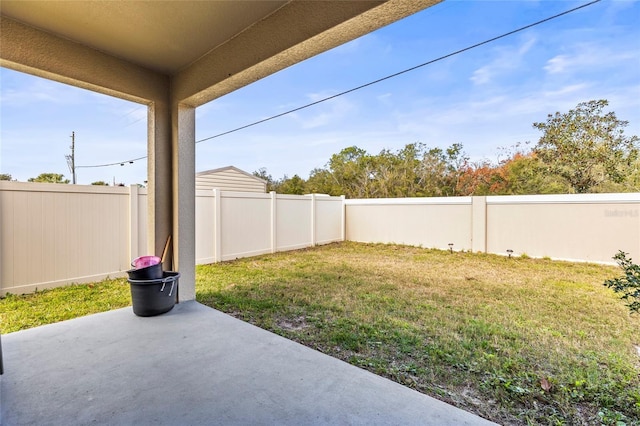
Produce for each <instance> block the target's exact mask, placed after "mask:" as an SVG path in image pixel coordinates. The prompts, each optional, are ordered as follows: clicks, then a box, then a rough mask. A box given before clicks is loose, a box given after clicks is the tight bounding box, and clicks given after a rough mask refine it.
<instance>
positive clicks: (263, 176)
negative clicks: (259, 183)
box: [253, 167, 278, 192]
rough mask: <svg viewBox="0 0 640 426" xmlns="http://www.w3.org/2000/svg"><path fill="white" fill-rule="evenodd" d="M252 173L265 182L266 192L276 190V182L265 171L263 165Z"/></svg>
mask: <svg viewBox="0 0 640 426" xmlns="http://www.w3.org/2000/svg"><path fill="white" fill-rule="evenodd" d="M253 175H254V176H255V177H259V178H260V179H262V180H264V181H266V182H267V192H271V191H276V192H277V189H278V182H277V181H276V180H274V179H273V177H272V176H271V175H270V174H269V173H268V172H267V169H266V168H265V167H261V168H259V169H258V170H256V171H255V172H253Z"/></svg>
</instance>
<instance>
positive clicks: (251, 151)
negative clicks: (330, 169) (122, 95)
mask: <svg viewBox="0 0 640 426" xmlns="http://www.w3.org/2000/svg"><path fill="white" fill-rule="evenodd" d="M584 3H585V2H577V1H544V0H543V1H453V0H448V1H445V2H443V3H440V4H439V5H436V6H434V7H432V8H429V9H427V10H425V11H423V12H420V13H418V14H416V15H413V16H410V17H408V18H406V19H404V20H402V21H399V22H396V23H394V24H392V25H390V26H387V27H385V28H382V29H380V30H378V31H376V32H374V33H371V34H369V35H366V36H364V37H362V38H360V39H358V40H355V41H353V42H350V43H348V44H345V45H343V46H340V47H338V48H335V49H333V50H331V51H329V52H326V53H324V54H321V55H319V56H316V57H314V58H311V59H309V60H307V61H305V62H303V63H301V64H298V65H295V66H293V67H290V68H288V69H286V70H283V71H281V72H279V73H277V74H274V75H272V76H270V77H267V78H265V79H263V80H261V81H258V82H256V83H254V84H252V85H250V86H247V87H245V88H243V89H240V90H238V91H236V92H234V93H232V94H229V95H227V96H224V97H222V98H220V99H217V100H215V101H213V102H210V103H208V104H206V105H204V106H202V107H200V108H198V109H197V113H196V140H200V139H204V138H207V137H210V136H212V135H215V134H218V133H221V132H224V131H227V130H231V129H233V128H236V127H239V126H242V125H245V124H248V123H251V122H254V121H257V120H260V119H263V118H266V117H269V116H272V115H275V114H279V113H282V112H284V111H287V110H289V109H292V108H296V107H299V106H301V105H304V104H307V103H309V102H312V101H315V100H318V99H321V98H323V97H326V96H330V95H333V94H336V93H339V92H342V91H344V90H348V89H350V88H352V87H355V86H359V85H361V84H364V83H367V82H369V81H372V80H376V79H378V78H381V77H384V76H386V75H389V74H392V73H395V72H398V71H401V70H403V69H406V68H409V67H412V66H415V65H418V64H420V63H424V62H427V61H430V60H432V59H436V58H438V57H440V56H443V55H447V54H449V53H451V52H454V51H456V50H459V49H462V48H465V47H467V46H470V45H473V44H475V43H478V42H481V41H484V40H486V39H489V38H492V37H495V36H498V35H501V34H502V33H505V32H508V31H511V30H513V29H516V28H518V27H521V26H524V25H527V24H530V23H532V22H535V21H538V20H540V19H544V18H546V17H548V16H551V15H554V14H557V13H559V12H562V11H564V10H567V9H571V8H573V7H576V6H578V5H580V4H584ZM639 40H640V2H638V1H621V0H616V1H602V2H600V3H597V4H595V5H592V6H589V7H587V8H584V9H581V10H579V11H577V12H574V13H572V14H569V15H566V16H563V17H560V18H558V19H556V20H553V21H551V22H547V23H545V24H542V25H539V26H536V27H534V28H531V29H528V30H525V31H523V32H520V33H517V34H515V35H512V36H509V37H507V38H504V39H501V40H499V41H496V42H493V43H491V44H488V45H484V46H482V47H479V48H477V49H473V50H471V51H467V52H465V53H462V54H459V55H456V56H453V57H450V58H448V59H445V60H442V61H439V62H436V63H434V64H431V65H428V66H425V67H422V68H420V69H418V70H415V71H412V72H410V73H407V74H404V75H401V76H399V77H396V78H393V79H390V80H387V81H384V82H382V83H379V84H376V85H373V86H370V87H367V88H364V89H362V90H359V91H357V92H354V93H351V94H348V95H346V96H342V97H339V98H336V99H333V100H331V101H328V102H325V103H322V104H319V105H316V106H313V107H310V108H307V109H305V110H302V111H298V112H296V113H293V114H290V115H287V116H284V117H281V118H278V119H275V120H272V121H269V122H267V123H264V124H260V125H258V126H254V127H251V128H248V129H245V130H241V131H239V132H235V133H232V134H229V135H226V136H223V137H220V138H216V139H212V140H208V141H205V142H202V143H198V144H197V150H196V163H197V164H196V170H197V171H203V170H209V169H213V168H217V167H224V166H228V165H234V166H236V167H239V168H241V169H243V170H246V171H248V172H253V171H256V170H258V169H259V168H261V167H265V168H266V169H267V171H268V173H270V174H271V175H272V176H273V177H274V178H281V177H282V176H284V175H288V176H293V175H294V174H298V175H300V176H301V177H303V178H307V177H308V175H309V172H310V171H311V170H312V169H314V168H318V167H323V166H324V165H325V164H326V162H327V161H328V160H329V158H330V156H331V155H332V154H335V153H337V152H339V151H340V150H342V149H343V148H346V147H348V146H352V145H356V146H358V147H360V148H363V149H365V150H367V151H368V152H370V153H372V154H374V153H378V152H379V151H380V150H382V149H383V148H386V149H391V150H397V149H400V148H402V147H403V146H404V145H406V144H408V143H413V142H422V143H425V144H426V145H428V146H429V147H441V148H445V147H448V146H450V145H451V144H453V143H461V144H462V145H463V146H464V149H465V152H466V153H467V154H468V155H469V156H470V157H471V158H472V159H474V160H481V159H487V160H490V161H496V160H498V159H499V158H500V156H501V155H504V151H503V150H502V149H501V148H508V147H510V146H512V145H514V144H516V143H518V142H520V143H525V142H530V143H531V144H535V142H536V141H537V140H538V139H539V137H540V136H541V134H540V132H539V131H538V130H536V129H534V128H533V126H532V124H533V123H534V122H537V121H545V120H546V117H547V114H552V113H555V112H556V111H560V112H565V111H568V110H569V109H570V108H573V107H575V106H576V105H577V104H578V103H579V102H585V101H589V100H593V99H607V100H608V101H609V110H612V111H615V112H616V115H617V117H618V118H619V119H622V120H628V121H629V126H628V127H627V129H626V133H627V134H629V135H631V134H636V135H640V42H639ZM0 119H1V121H0V126H1V134H0V136H1V139H0V141H1V142H0V144H1V145H0V173H9V174H11V175H12V177H13V178H14V179H17V180H19V181H26V180H27V179H28V178H30V177H35V176H37V175H39V174H40V173H44V172H51V173H62V174H64V175H65V177H68V178H70V177H71V173H70V171H69V169H68V167H67V163H66V159H65V155H66V154H69V153H70V149H69V146H70V143H71V138H70V135H71V132H72V131H74V132H75V134H76V165H77V166H82V165H95V164H104V163H112V162H120V161H126V160H129V159H132V158H137V157H141V156H144V155H146V108H145V107H144V106H142V105H138V104H134V103H130V102H127V101H123V100H119V99H115V98H111V97H108V96H104V95H100V94H96V93H93V92H89V91H85V90H82V89H77V88H74V87H71V86H66V85H63V84H59V83H55V82H51V81H48V80H44V79H40V78H36V77H33V76H29V75H27V74H22V73H18V72H15V71H12V70H8V69H4V68H2V69H0ZM77 177H78V183H79V184H90V183H91V182H94V181H98V180H102V181H106V182H109V183H112V182H114V181H115V182H117V183H121V182H122V183H125V184H133V183H142V182H144V181H145V180H146V160H141V161H136V162H134V164H128V163H127V164H125V165H124V166H119V165H117V166H110V167H103V168H78V169H77Z"/></svg>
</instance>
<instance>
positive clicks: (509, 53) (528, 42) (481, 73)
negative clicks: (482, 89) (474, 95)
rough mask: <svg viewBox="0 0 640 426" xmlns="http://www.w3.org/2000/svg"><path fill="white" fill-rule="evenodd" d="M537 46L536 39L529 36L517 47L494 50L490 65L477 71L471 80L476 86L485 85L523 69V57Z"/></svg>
mask: <svg viewBox="0 0 640 426" xmlns="http://www.w3.org/2000/svg"><path fill="white" fill-rule="evenodd" d="M535 44H536V38H535V37H533V36H529V37H528V38H526V39H523V40H522V41H521V42H520V43H519V44H517V45H514V46H510V47H508V48H505V47H500V48H497V49H494V50H493V53H494V54H495V58H494V59H493V60H492V61H490V62H489V63H488V64H486V65H484V66H482V67H480V68H478V69H476V70H475V71H474V72H473V75H472V76H471V78H470V80H471V81H472V82H473V83H474V84H476V85H483V84H487V83H490V82H492V81H493V79H494V78H496V77H498V76H501V75H503V74H505V73H507V72H511V71H513V70H517V69H519V68H521V66H522V64H523V57H524V56H525V55H526V54H527V52H529V51H530V50H531V49H532V48H533V46H535Z"/></svg>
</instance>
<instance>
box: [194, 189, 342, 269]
mask: <svg viewBox="0 0 640 426" xmlns="http://www.w3.org/2000/svg"><path fill="white" fill-rule="evenodd" d="M343 215H344V208H343V198H342V197H327V196H321V195H316V194H312V195H302V196H301V195H280V194H276V193H275V192H271V193H269V194H262V193H251V192H223V191H218V190H213V191H197V193H196V234H197V235H196V263H198V264H202V263H213V262H219V261H224V260H231V259H236V258H241V257H249V256H256V255H259V254H264V253H275V252H277V251H287V250H296V249H300V248H304V247H311V246H315V245H318V244H326V243H331V242H335V241H342V240H344V231H343V227H342V224H343V223H344V217H343Z"/></svg>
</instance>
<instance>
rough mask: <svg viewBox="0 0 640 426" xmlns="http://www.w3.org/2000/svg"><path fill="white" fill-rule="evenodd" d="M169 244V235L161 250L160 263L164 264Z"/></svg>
mask: <svg viewBox="0 0 640 426" xmlns="http://www.w3.org/2000/svg"><path fill="white" fill-rule="evenodd" d="M170 243H171V235H169V236H168V237H167V242H166V243H165V244H164V250H162V258H161V260H160V263H164V259H165V258H166V257H167V251H168V250H169V244H170ZM171 266H173V265H171Z"/></svg>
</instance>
